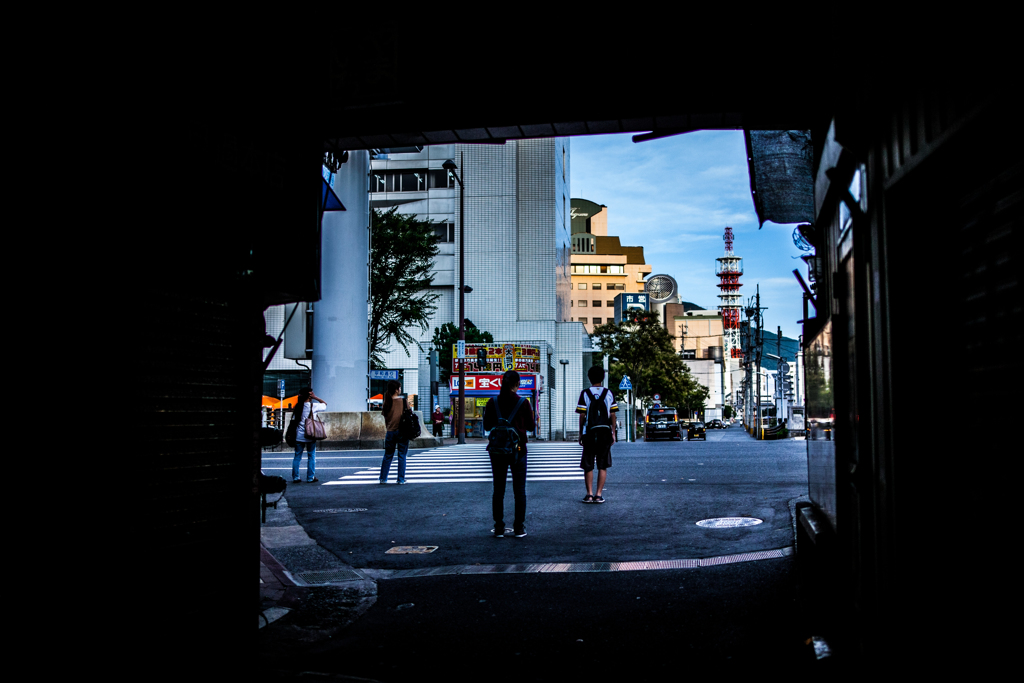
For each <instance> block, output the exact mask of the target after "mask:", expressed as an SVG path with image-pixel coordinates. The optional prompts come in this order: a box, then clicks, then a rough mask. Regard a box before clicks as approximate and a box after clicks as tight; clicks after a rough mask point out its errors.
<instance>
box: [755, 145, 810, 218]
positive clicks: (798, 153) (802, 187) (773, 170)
mask: <svg viewBox="0 0 1024 683" xmlns="http://www.w3.org/2000/svg"><path fill="white" fill-rule="evenodd" d="M744 137H745V138H746V140H747V167H748V170H749V172H750V193H751V195H753V197H754V210H755V211H757V218H758V221H760V223H759V227H760V226H761V225H764V223H765V221H771V222H773V223H811V222H813V221H814V177H813V176H812V174H811V165H812V163H813V153H812V148H811V133H810V131H806V130H747V131H744Z"/></svg>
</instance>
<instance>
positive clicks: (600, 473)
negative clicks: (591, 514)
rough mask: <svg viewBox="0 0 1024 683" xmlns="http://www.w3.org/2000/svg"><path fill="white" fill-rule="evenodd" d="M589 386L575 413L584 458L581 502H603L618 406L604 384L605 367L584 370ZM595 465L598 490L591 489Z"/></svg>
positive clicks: (582, 462)
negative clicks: (578, 423)
mask: <svg viewBox="0 0 1024 683" xmlns="http://www.w3.org/2000/svg"><path fill="white" fill-rule="evenodd" d="M587 377H588V378H589V379H590V384H591V387H590V388H589V389H584V390H583V391H582V392H580V400H579V402H578V403H577V404H576V412H577V413H579V415H580V445H582V446H583V457H582V458H580V467H581V468H582V469H583V483H585V484H586V485H587V495H586V496H585V497H584V498H583V502H584V503H603V502H604V498H603V497H602V496H601V492H602V491H604V485H605V481H606V480H607V479H608V468H609V467H611V466H612V444H613V443H615V429H616V419H615V414H616V412H618V410H619V406H618V405H616V403H615V398H614V397H613V396H612V392H610V391H608V389H607V387H605V386H603V383H604V368H602V367H598V366H596V365H595V366H593V367H591V368H590V370H588V371H587ZM595 465H596V466H597V492H596V493H595V491H594V466H595Z"/></svg>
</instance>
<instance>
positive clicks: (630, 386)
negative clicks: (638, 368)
mask: <svg viewBox="0 0 1024 683" xmlns="http://www.w3.org/2000/svg"><path fill="white" fill-rule="evenodd" d="M623 389H626V390H629V391H632V390H633V383H632V382H630V381H629V375H625V376H624V377H623V378H622V381H621V382H619V390H623Z"/></svg>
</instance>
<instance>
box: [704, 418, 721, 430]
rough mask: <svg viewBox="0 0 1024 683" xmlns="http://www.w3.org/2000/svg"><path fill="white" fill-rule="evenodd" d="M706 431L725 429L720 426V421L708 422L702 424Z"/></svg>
mask: <svg viewBox="0 0 1024 683" xmlns="http://www.w3.org/2000/svg"><path fill="white" fill-rule="evenodd" d="M704 427H705V428H706V429H725V425H724V424H722V421H721V420H717V419H716V420H708V421H707V422H705V423H704Z"/></svg>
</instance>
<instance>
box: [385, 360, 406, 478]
mask: <svg viewBox="0 0 1024 683" xmlns="http://www.w3.org/2000/svg"><path fill="white" fill-rule="evenodd" d="M384 393H385V396H384V411H383V412H384V424H385V425H386V429H387V434H386V435H385V436H384V459H383V460H382V461H381V463H380V483H382V484H386V483H387V482H388V474H389V473H390V471H391V460H392V459H393V458H394V457H395V449H398V483H399V484H404V483H405V459H406V455H407V454H408V453H409V439H405V438H403V437H402V433H401V432H400V431H399V430H398V426H399V424H400V423H401V422H402V413H403V412H405V399H404V398H402V385H401V384H399V383H398V382H397V381H396V380H393V379H390V380H388V388H387V391H386V392H384Z"/></svg>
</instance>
